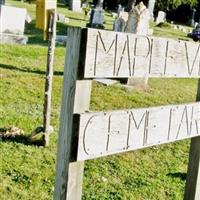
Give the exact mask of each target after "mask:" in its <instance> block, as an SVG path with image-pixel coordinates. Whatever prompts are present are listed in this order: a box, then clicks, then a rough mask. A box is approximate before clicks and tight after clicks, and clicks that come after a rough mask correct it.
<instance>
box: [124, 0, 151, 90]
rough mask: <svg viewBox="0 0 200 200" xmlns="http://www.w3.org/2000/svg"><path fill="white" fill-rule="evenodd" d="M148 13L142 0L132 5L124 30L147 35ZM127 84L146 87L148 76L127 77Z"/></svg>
mask: <svg viewBox="0 0 200 200" xmlns="http://www.w3.org/2000/svg"><path fill="white" fill-rule="evenodd" d="M149 21H150V13H149V10H148V9H147V7H146V6H145V5H144V3H143V2H140V3H139V4H138V5H136V6H133V8H132V10H131V11H130V12H129V17H128V21H127V25H126V28H125V32H127V33H135V34H139V35H144V36H146V35H148V32H149ZM127 84H128V85H129V86H132V87H136V88H141V89H146V88H147V86H148V77H144V78H129V79H128V82H127Z"/></svg>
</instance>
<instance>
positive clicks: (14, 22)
mask: <svg viewBox="0 0 200 200" xmlns="http://www.w3.org/2000/svg"><path fill="white" fill-rule="evenodd" d="M26 14H27V11H26V9H24V8H16V7H11V6H4V5H1V6H0V33H9V34H17V35H23V34H24V27H25V20H26Z"/></svg>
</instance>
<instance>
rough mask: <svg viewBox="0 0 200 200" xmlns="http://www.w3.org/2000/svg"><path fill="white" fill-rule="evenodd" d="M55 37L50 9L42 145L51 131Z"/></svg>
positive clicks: (54, 14)
mask: <svg viewBox="0 0 200 200" xmlns="http://www.w3.org/2000/svg"><path fill="white" fill-rule="evenodd" d="M55 39H56V12H55V11H54V10H51V12H50V17H49V29H48V40H49V43H48V55H47V71H46V78H45V95H44V116H43V127H44V145H45V146H48V145H49V135H50V133H51V127H50V120H51V96H52V82H53V64H54V52H55Z"/></svg>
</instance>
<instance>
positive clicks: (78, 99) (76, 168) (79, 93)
mask: <svg viewBox="0 0 200 200" xmlns="http://www.w3.org/2000/svg"><path fill="white" fill-rule="evenodd" d="M91 89H92V81H90V80H80V81H76V92H75V102H74V113H81V112H85V111H88V110H89V106H90V95H91ZM76 148H77V146H76ZM75 151H76V149H75ZM83 172H84V161H81V162H73V163H70V165H69V179H68V190H67V200H81V195H82V183H83Z"/></svg>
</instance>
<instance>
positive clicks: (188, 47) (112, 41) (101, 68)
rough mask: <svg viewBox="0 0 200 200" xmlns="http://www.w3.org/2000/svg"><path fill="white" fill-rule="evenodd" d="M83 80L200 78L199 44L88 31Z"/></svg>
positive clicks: (94, 30)
mask: <svg viewBox="0 0 200 200" xmlns="http://www.w3.org/2000/svg"><path fill="white" fill-rule="evenodd" d="M84 76H85V78H105V77H106V78H121V77H126V78H129V77H138V78H140V77H141V78H143V77H179V78H181V77H185V78H189V77H193V78H194V77H196V78H198V77H200V44H199V43H194V42H186V41H181V40H172V39H166V38H157V37H147V36H140V35H135V34H130V33H119V32H113V31H112V32H111V31H105V30H97V29H88V36H87V49H86V59H85V74H84Z"/></svg>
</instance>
